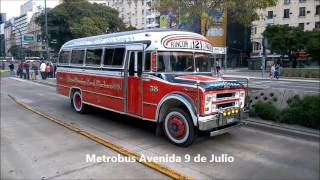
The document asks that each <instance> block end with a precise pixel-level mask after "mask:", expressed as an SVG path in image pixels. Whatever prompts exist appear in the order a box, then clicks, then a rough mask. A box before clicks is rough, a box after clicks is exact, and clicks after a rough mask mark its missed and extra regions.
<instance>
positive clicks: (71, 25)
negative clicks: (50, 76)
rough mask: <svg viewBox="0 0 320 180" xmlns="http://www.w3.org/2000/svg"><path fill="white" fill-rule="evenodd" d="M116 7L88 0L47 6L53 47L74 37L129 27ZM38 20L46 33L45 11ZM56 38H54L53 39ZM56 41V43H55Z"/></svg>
mask: <svg viewBox="0 0 320 180" xmlns="http://www.w3.org/2000/svg"><path fill="white" fill-rule="evenodd" d="M118 15H119V13H118V11H117V10H115V9H112V8H110V7H108V6H104V5H100V4H96V3H93V4H92V3H89V2H88V1H86V0H76V1H75V0H64V1H63V3H62V4H60V5H58V6H56V7H55V8H53V9H51V10H48V15H47V16H48V34H49V43H50V47H52V48H54V49H55V50H56V51H57V50H59V48H60V47H61V46H62V45H63V44H64V43H65V42H66V41H69V40H71V39H75V38H80V37H86V36H92V35H98V34H104V33H112V32H119V31H124V30H126V26H125V24H124V23H123V21H122V20H121V19H120V18H119V16H118ZM36 22H37V23H38V24H40V25H41V30H42V34H43V35H45V21H44V14H41V15H40V16H39V17H38V18H37V19H36ZM52 40H55V41H52ZM52 42H54V43H52Z"/></svg>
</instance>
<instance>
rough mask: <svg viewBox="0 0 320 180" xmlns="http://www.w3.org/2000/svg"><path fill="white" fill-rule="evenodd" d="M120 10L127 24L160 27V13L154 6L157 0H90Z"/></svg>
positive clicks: (142, 27)
mask: <svg viewBox="0 0 320 180" xmlns="http://www.w3.org/2000/svg"><path fill="white" fill-rule="evenodd" d="M89 2H91V3H98V4H103V5H106V6H109V7H112V8H114V9H116V10H117V11H119V17H120V18H121V19H122V20H123V22H124V23H125V24H126V25H127V26H133V27H135V28H137V29H146V28H157V27H159V19H160V13H159V12H157V11H156V10H155V9H154V8H152V4H153V3H154V2H155V0H89Z"/></svg>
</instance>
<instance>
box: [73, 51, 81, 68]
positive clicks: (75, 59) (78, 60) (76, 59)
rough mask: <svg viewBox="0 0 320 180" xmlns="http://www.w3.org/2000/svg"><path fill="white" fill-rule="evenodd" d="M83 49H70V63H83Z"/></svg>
mask: <svg viewBox="0 0 320 180" xmlns="http://www.w3.org/2000/svg"><path fill="white" fill-rule="evenodd" d="M83 58H84V50H72V53H71V64H75V65H83Z"/></svg>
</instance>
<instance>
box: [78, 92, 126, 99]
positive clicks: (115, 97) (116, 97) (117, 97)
mask: <svg viewBox="0 0 320 180" xmlns="http://www.w3.org/2000/svg"><path fill="white" fill-rule="evenodd" d="M82 91H83V92H87V93H91V94H97V95H100V96H107V97H110V98H114V99H121V100H123V99H124V98H123V97H119V96H112V95H109V94H102V93H97V92H93V91H88V90H82Z"/></svg>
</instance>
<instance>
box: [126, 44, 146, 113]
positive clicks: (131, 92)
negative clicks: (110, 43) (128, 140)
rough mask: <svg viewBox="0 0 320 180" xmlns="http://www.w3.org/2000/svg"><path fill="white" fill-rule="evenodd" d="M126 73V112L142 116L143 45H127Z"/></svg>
mask: <svg viewBox="0 0 320 180" xmlns="http://www.w3.org/2000/svg"><path fill="white" fill-rule="evenodd" d="M127 50H128V51H127V62H128V63H127V68H126V69H127V71H126V72H127V73H126V79H127V81H126V87H127V88H126V89H127V97H126V99H127V103H126V110H127V112H128V113H130V114H132V115H136V116H142V79H141V74H142V62H143V61H142V59H143V45H134V46H132V45H131V46H130V47H127Z"/></svg>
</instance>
